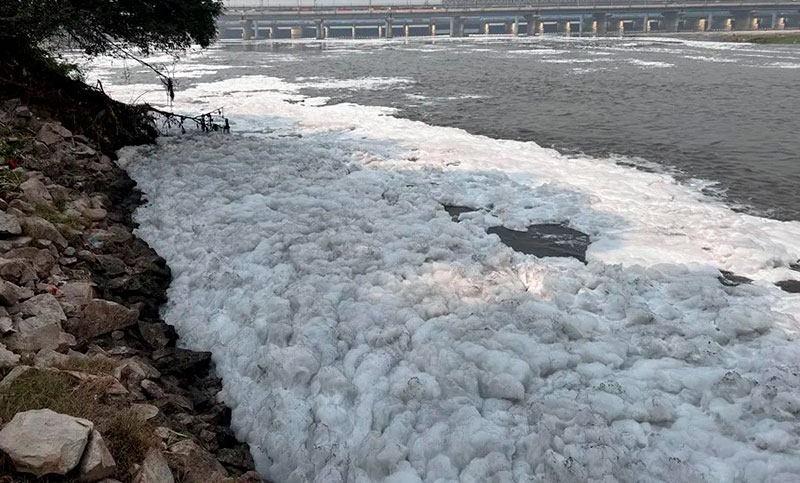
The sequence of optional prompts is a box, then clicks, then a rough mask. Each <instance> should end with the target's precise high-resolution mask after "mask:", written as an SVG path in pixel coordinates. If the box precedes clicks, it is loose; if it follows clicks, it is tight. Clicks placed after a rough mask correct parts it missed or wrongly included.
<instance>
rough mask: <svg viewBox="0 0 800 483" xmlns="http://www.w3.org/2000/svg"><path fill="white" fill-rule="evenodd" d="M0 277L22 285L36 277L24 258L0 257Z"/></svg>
mask: <svg viewBox="0 0 800 483" xmlns="http://www.w3.org/2000/svg"><path fill="white" fill-rule="evenodd" d="M0 278H2V279H4V280H9V281H12V282H15V283H18V284H21V285H24V284H26V283H28V282H31V281H33V280H36V278H37V277H36V272H34V271H33V269H32V268H31V267H30V266H29V265H28V264H27V263H26V262H25V260H20V259H18V258H13V259H6V258H0Z"/></svg>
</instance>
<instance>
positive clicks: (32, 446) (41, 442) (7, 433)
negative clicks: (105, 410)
mask: <svg viewBox="0 0 800 483" xmlns="http://www.w3.org/2000/svg"><path fill="white" fill-rule="evenodd" d="M93 428H94V425H93V424H92V422H91V421H88V420H86V419H80V418H75V417H72V416H67V415H66V414H59V413H57V412H54V411H51V410H49V409H37V410H33V411H25V412H23V413H17V414H16V415H15V416H14V418H13V419H12V420H11V422H10V423H8V424H7V425H6V426H5V427H4V428H3V429H2V431H0V450H2V451H3V452H4V453H6V455H8V457H9V459H11V462H12V463H13V464H14V468H15V469H16V470H17V471H19V472H24V473H32V474H34V475H36V476H42V475H50V474H56V475H65V474H67V473H68V472H69V471H71V470H72V469H73V468H75V467H76V466H78V463H79V462H80V460H81V456H82V455H83V450H84V449H85V448H86V443H87V442H88V440H89V434H90V433H91V431H92V429H93Z"/></svg>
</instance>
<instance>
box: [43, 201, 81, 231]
mask: <svg viewBox="0 0 800 483" xmlns="http://www.w3.org/2000/svg"><path fill="white" fill-rule="evenodd" d="M64 208H65V207H64V205H63V204H61V205H60V206H59V207H56V208H54V207H52V206H49V205H36V211H35V213H34V214H35V215H36V216H38V217H39V218H43V219H45V220H47V221H49V222H50V223H52V224H53V225H55V226H56V227H58V226H59V225H64V226H65V227H66V228H70V229H79V228H81V220H80V218H79V217H77V216H72V215H67V214H65V213H62V211H63V210H64ZM62 234H63V233H62Z"/></svg>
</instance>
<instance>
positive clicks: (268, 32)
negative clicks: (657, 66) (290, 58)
mask: <svg viewBox="0 0 800 483" xmlns="http://www.w3.org/2000/svg"><path fill="white" fill-rule="evenodd" d="M376 1H379V0H376ZM496 1H500V2H502V4H501V5H495V4H492V3H491V0H490V1H489V2H483V1H481V0H444V1H443V2H441V3H440V4H439V5H418V6H412V5H401V6H389V5H386V6H380V5H369V6H350V7H332V6H318V7H313V6H312V7H304V8H290V7H285V6H284V7H274V6H273V7H229V8H227V9H226V11H225V14H224V16H223V17H222V18H220V20H219V27H220V31H221V32H222V33H223V35H224V34H225V33H228V34H230V33H231V31H240V32H241V38H242V39H245V40H251V39H255V38H266V39H278V38H303V37H311V38H316V39H325V38H328V37H352V38H357V37H359V38H363V37H385V38H392V37H395V36H423V35H425V36H427V35H443V34H444V35H449V36H451V37H464V36H466V35H472V34H510V35H529V36H531V35H539V34H543V33H563V34H578V35H610V34H616V35H619V34H622V33H626V32H656V31H662V32H678V31H709V30H720V31H724V30H756V29H773V30H783V29H790V28H792V29H794V28H800V1H798V0H794V1H792V0H736V1H731V0H719V1H707V0H699V1H698V0H690V1H672V0H661V1H657V0H628V1H625V0H496ZM237 33H238V32H237Z"/></svg>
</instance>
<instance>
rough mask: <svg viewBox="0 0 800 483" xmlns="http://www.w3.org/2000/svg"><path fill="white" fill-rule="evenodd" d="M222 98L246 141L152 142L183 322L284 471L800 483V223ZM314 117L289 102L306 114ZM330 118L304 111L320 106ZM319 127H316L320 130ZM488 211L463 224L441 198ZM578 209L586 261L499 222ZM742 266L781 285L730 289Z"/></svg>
mask: <svg viewBox="0 0 800 483" xmlns="http://www.w3.org/2000/svg"><path fill="white" fill-rule="evenodd" d="M300 88H302V85H301V84H292V83H288V82H285V81H281V80H279V79H276V78H272V77H267V76H246V77H238V78H234V79H226V80H223V81H218V82H213V83H203V84H199V85H197V86H196V87H193V88H190V89H187V90H186V91H184V92H183V93H182V95H181V96H180V97H179V98H178V100H177V102H178V104H177V105H176V108H177V109H187V110H189V109H191V110H196V109H198V107H202V106H206V107H217V106H218V105H219V104H220V103H221V102H222V101H223V99H224V104H225V107H226V112H227V114H228V115H229V116H230V117H231V120H232V122H233V124H234V131H240V132H242V131H248V132H250V131H252V132H256V131H257V132H262V133H263V132H265V131H270V133H269V134H261V135H258V136H241V135H234V136H222V135H211V136H202V135H194V136H186V137H183V138H177V139H164V140H162V141H161V142H160V143H159V145H158V146H157V147H156V148H150V147H145V148H138V149H127V150H125V151H124V152H123V153H121V154H122V158H121V159H122V162H123V163H124V164H125V165H126V167H127V169H128V170H129V172H130V173H131V175H132V176H133V177H134V179H136V181H137V182H138V183H139V184H140V186H141V187H142V189H143V190H144V192H145V193H146V195H147V198H148V200H149V202H148V204H146V205H145V206H143V207H142V208H140V209H139V210H138V211H137V214H136V219H137V221H138V222H139V223H140V228H139V231H138V233H139V235H140V236H142V237H143V238H144V239H146V240H147V241H148V242H149V243H151V244H152V245H153V246H154V247H155V248H156V250H158V252H159V253H160V254H161V255H162V256H164V257H165V258H166V259H167V261H168V262H169V264H170V267H171V268H172V271H173V276H174V280H173V282H172V285H171V287H170V291H169V297H170V301H169V303H168V304H167V306H166V308H165V311H164V317H165V319H166V320H167V322H169V323H171V324H174V325H175V326H176V328H177V330H178V332H179V333H180V335H181V341H182V342H183V343H184V344H187V345H188V346H190V347H193V348H199V349H204V350H211V351H213V353H214V361H215V363H216V364H217V370H218V371H219V373H220V375H221V376H222V378H223V382H224V398H225V401H226V403H227V404H229V405H230V406H231V408H232V410H233V422H232V424H233V427H234V429H235V431H236V432H237V435H238V436H240V437H242V438H244V439H246V440H247V441H248V442H249V443H250V444H251V448H253V451H254V456H255V458H256V461H257V465H258V467H259V469H260V471H262V472H263V473H264V474H265V475H266V476H268V477H270V478H271V479H273V480H275V481H283V482H289V483H291V482H306V481H320V482H323V481H324V482H337V481H342V482H344V481H348V482H355V481H376V482H379V481H392V482H397V481H403V482H405V481H420V480H422V481H426V482H427V481H430V482H433V481H476V482H478V481H481V482H482V481H498V482H501V481H502V482H506V481H537V482H582V481H606V482H611V481H620V482H628V481H630V482H634V481H637V482H638V481H670V482H687V483H689V482H692V483H694V482H697V481H703V480H705V481H709V482H712V481H713V482H717V481H720V482H729V481H730V482H733V481H741V482H747V483H749V482H761V481H765V480H767V479H768V478H772V479H773V480H775V481H791V479H790V478H791V475H796V474H798V473H800V459H799V458H798V455H800V441H798V432H799V431H800V423H798V421H797V418H796V413H797V411H798V410H799V409H800V376H798V372H797V364H798V360H800V347H798V345H797V342H795V341H794V340H795V338H796V337H797V334H798V332H799V331H800V324H799V323H798V320H797V315H798V314H800V297H798V296H796V295H789V294H785V293H783V292H781V291H780V290H778V289H776V288H774V287H772V286H771V285H770V283H771V282H774V281H776V280H779V279H782V278H787V277H794V276H795V275H796V274H794V272H791V271H790V270H789V269H788V268H787V265H788V264H789V263H790V262H794V261H796V260H797V259H798V258H800V247H798V245H797V243H796V241H797V240H798V239H800V223H797V222H779V221H775V220H767V219H762V218H757V217H753V216H749V215H745V214H741V213H735V212H733V211H731V210H730V209H728V208H727V207H725V206H724V205H723V204H721V203H719V202H717V201H715V200H711V199H709V198H706V197H704V196H703V195H702V194H701V193H700V191H698V190H697V189H696V188H693V187H691V186H687V185H683V184H679V183H677V182H676V181H675V179H674V178H673V177H672V176H670V175H669V174H668V173H648V172H643V171H639V170H635V169H631V168H627V167H623V166H619V165H617V164H616V163H615V162H614V160H612V159H596V158H589V157H585V156H572V157H566V156H563V155H561V154H559V153H557V152H555V151H553V150H550V149H545V148H542V147H540V146H538V145H536V144H535V143H531V142H517V141H507V140H496V139H490V138H487V137H482V136H475V135H471V134H469V133H466V132H464V131H461V130H458V129H452V128H444V127H433V126H428V125H425V124H423V123H420V122H414V121H410V120H407V119H400V118H395V117H393V116H392V115H391V114H393V112H394V111H393V110H392V109H388V108H382V107H365V106H358V105H353V104H336V105H321V103H320V102H318V101H317V100H314V99H308V98H304V97H303V96H300V95H298V94H297V92H298V90H299V89H300ZM287 100H288V101H292V102H286V101H287ZM301 100H302V101H304V102H297V101H301ZM298 135H301V136H302V137H297V136H298ZM443 203H447V204H459V205H467V206H472V207H476V208H484V210H483V211H480V212H476V213H472V214H468V215H462V219H463V221H462V222H461V223H454V222H452V221H451V220H450V218H449V217H448V216H447V214H446V213H445V212H444V210H443V209H442V207H441V204H443ZM560 221H568V222H569V224H570V226H572V227H574V228H576V229H579V230H582V231H584V232H586V233H589V234H590V235H591V236H592V240H593V243H592V245H591V247H590V249H589V251H588V253H587V258H588V259H589V261H590V263H589V264H588V265H587V266H584V265H583V264H581V263H579V262H577V261H574V260H569V259H567V260H560V259H538V258H536V257H532V256H525V255H520V254H517V253H514V252H512V251H511V250H510V249H509V248H507V247H505V246H504V245H502V243H500V241H499V239H498V238H497V237H496V236H494V235H487V234H486V231H485V229H486V228H487V227H489V226H492V225H496V224H500V223H502V224H503V225H505V226H507V227H510V228H523V227H525V226H527V225H529V224H531V223H539V222H560ZM718 269H726V270H731V271H734V272H736V273H737V274H740V275H745V276H749V277H752V278H754V279H756V281H757V282H756V285H753V286H742V287H737V288H726V287H724V286H723V285H722V284H720V283H719V281H718V280H717V276H718V274H719V272H718V271H717V270H718Z"/></svg>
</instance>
